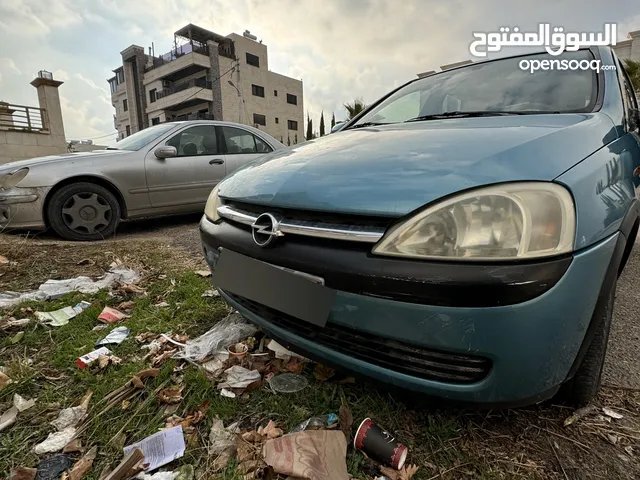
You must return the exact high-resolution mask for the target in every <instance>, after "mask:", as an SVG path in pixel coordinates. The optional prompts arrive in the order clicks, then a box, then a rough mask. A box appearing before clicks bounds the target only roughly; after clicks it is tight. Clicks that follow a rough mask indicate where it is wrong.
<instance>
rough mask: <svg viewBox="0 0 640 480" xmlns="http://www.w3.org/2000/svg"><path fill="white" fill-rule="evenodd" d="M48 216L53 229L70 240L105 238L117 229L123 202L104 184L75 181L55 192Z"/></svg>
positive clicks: (48, 209) (48, 208)
mask: <svg viewBox="0 0 640 480" xmlns="http://www.w3.org/2000/svg"><path fill="white" fill-rule="evenodd" d="M47 218H48V219H49V223H50V225H51V227H52V228H53V230H54V231H55V232H56V233H57V234H58V235H60V236H61V237H63V238H66V239H67V240H80V241H88V240H101V239H103V238H106V237H109V236H111V235H113V233H114V232H115V231H116V227H117V226H118V222H119V221H120V203H118V199H117V198H116V197H115V195H114V194H113V193H111V192H110V191H109V190H107V189H106V188H104V187H102V186H100V185H96V184H95V183H89V182H78V183H73V184H71V185H67V186H65V187H62V188H61V189H60V190H58V191H57V192H55V193H54V194H53V197H51V201H50V202H49V205H48V207H47Z"/></svg>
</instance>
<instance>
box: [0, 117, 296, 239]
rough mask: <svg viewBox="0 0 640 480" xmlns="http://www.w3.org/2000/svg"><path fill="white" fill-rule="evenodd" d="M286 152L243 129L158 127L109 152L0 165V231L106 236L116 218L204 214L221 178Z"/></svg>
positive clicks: (212, 124) (193, 124) (199, 124)
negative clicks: (50, 229)
mask: <svg viewBox="0 0 640 480" xmlns="http://www.w3.org/2000/svg"><path fill="white" fill-rule="evenodd" d="M282 148H285V146H284V145H283V144H282V143H280V142H279V141H277V140H276V139H275V138H273V137H272V136H270V135H268V134H266V133H265V132H262V131H260V130H258V129H255V128H253V127H249V126H247V125H239V124H234V123H228V122H218V121H188V122H175V123H164V124H160V125H155V126H153V127H150V128H147V129H145V130H142V131H140V132H138V133H135V134H133V135H131V136H129V137H127V138H126V139H124V140H121V141H120V142H118V143H117V144H116V147H112V148H109V149H108V150H101V151H94V152H89V153H69V154H63V155H57V156H51V157H42V158H34V159H30V160H22V161H18V162H12V163H8V164H5V165H0V231H2V230H6V229H7V228H16V229H29V230H44V229H46V228H47V227H51V228H52V229H53V230H54V231H55V232H56V233H57V234H59V235H60V236H62V237H64V238H66V239H69V240H97V239H102V238H104V237H108V236H110V235H112V234H113V233H114V232H115V230H116V228H117V226H118V222H119V221H120V220H121V219H132V218H139V217H148V216H155V215H167V214H175V213H187V212H196V211H198V210H202V209H203V208H204V205H205V203H206V200H207V197H208V195H209V193H210V192H211V190H212V188H213V187H214V186H215V185H216V184H217V183H218V182H219V181H220V180H222V178H223V177H225V176H226V175H228V174H230V173H231V172H233V171H234V170H237V169H238V168H239V167H241V166H243V165H245V164H247V163H249V162H251V161H253V160H254V159H257V158H259V157H261V156H262V155H264V154H266V153H268V152H272V151H274V150H279V149H282Z"/></svg>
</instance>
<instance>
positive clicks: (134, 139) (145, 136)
mask: <svg viewBox="0 0 640 480" xmlns="http://www.w3.org/2000/svg"><path fill="white" fill-rule="evenodd" d="M175 126H176V125H175V124H172V123H163V124H161V125H154V126H153V127H149V128H145V129H144V130H140V131H139V132H136V133H134V134H133V135H129V136H128V137H127V138H125V139H123V140H120V141H119V142H117V143H116V146H115V148H116V149H118V150H129V151H131V152H135V151H137V150H140V149H141V148H142V147H144V146H145V145H148V144H150V143H151V142H153V141H154V140H155V139H157V138H158V137H160V136H161V135H163V134H165V133H166V132H168V131H169V130H171V129H172V128H174V127H175Z"/></svg>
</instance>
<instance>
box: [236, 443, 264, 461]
mask: <svg viewBox="0 0 640 480" xmlns="http://www.w3.org/2000/svg"><path fill="white" fill-rule="evenodd" d="M236 449H237V452H236V459H237V460H238V463H242V462H246V461H249V460H253V459H254V458H256V457H259V456H260V451H261V447H256V446H255V445H252V444H250V443H248V442H246V441H245V440H243V439H242V438H240V437H237V439H236Z"/></svg>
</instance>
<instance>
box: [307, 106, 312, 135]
mask: <svg viewBox="0 0 640 480" xmlns="http://www.w3.org/2000/svg"><path fill="white" fill-rule="evenodd" d="M307 140H313V123H312V122H311V118H310V117H309V112H307Z"/></svg>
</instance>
